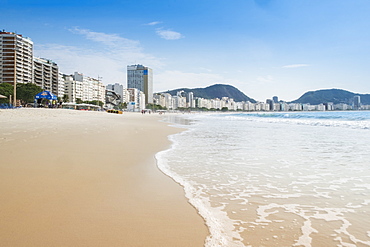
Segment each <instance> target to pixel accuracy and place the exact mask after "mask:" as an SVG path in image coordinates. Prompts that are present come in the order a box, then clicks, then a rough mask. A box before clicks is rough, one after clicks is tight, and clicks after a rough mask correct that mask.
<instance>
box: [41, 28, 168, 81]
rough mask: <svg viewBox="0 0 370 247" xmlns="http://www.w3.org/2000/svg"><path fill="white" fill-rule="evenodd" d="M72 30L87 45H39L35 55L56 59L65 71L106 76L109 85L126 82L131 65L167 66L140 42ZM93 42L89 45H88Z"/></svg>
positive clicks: (105, 79) (105, 34) (93, 32)
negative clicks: (145, 49) (128, 67)
mask: <svg viewBox="0 0 370 247" xmlns="http://www.w3.org/2000/svg"><path fill="white" fill-rule="evenodd" d="M69 31H70V32H72V33H73V34H76V35H79V36H80V37H82V41H83V43H84V44H83V45H77V44H76V45H73V46H66V45H60V44H43V45H36V46H35V55H36V56H39V57H46V58H49V59H51V60H53V61H54V62H56V63H57V64H58V65H59V69H60V71H61V72H62V73H67V74H70V73H73V72H75V71H78V72H81V73H83V74H85V75H87V76H92V77H97V76H98V75H99V76H102V77H103V82H104V83H105V84H108V83H115V82H119V83H122V84H125V83H126V68H127V65H129V64H134V63H141V64H145V65H147V66H149V67H155V68H160V67H162V66H163V63H162V60H161V59H159V58H157V57H154V56H152V55H151V54H149V53H145V52H144V49H143V47H142V46H141V44H140V42H139V41H136V40H131V39H127V38H124V37H121V36H120V35H118V34H108V33H101V32H95V31H91V30H88V29H80V28H73V29H70V30H69ZM78 38H79V37H76V40H78ZM89 41H91V42H90V43H89V45H85V44H86V43H87V42H89ZM76 43H77V42H76Z"/></svg>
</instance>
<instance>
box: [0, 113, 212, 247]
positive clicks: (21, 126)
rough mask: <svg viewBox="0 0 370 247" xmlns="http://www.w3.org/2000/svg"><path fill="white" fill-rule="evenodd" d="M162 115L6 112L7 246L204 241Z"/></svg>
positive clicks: (1, 152) (0, 133)
mask: <svg viewBox="0 0 370 247" xmlns="http://www.w3.org/2000/svg"><path fill="white" fill-rule="evenodd" d="M159 120H160V116H159V115H154V114H151V115H141V114H135V113H131V114H123V115H116V114H108V113H102V112H81V111H73V110H59V109H16V110H0V245H1V246H203V245H204V241H205V238H206V236H207V234H208V230H207V228H206V226H205V224H204V221H203V219H202V218H201V217H200V216H199V215H198V214H197V211H196V210H195V209H194V208H193V207H192V206H191V205H190V204H189V203H188V202H187V200H186V198H185V196H184V192H183V189H182V187H180V186H179V185H178V184H176V183H175V182H174V181H173V180H172V179H170V178H169V177H167V176H165V175H164V174H163V173H162V172H161V171H160V170H159V169H158V168H157V166H156V160H155V158H154V155H155V153H156V152H158V151H161V150H164V149H166V148H168V147H169V145H170V142H169V141H168V139H167V136H168V135H169V134H173V133H176V132H177V131H179V130H178V129H175V128H172V127H168V126H167V124H165V123H163V122H159Z"/></svg>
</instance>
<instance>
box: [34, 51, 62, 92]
mask: <svg viewBox="0 0 370 247" xmlns="http://www.w3.org/2000/svg"><path fill="white" fill-rule="evenodd" d="M33 82H34V83H35V84H36V85H37V86H39V87H41V88H42V89H44V90H48V91H50V92H52V93H53V94H55V95H57V96H59V97H60V95H59V90H58V84H59V69H58V65H57V64H56V63H54V62H53V61H51V60H48V59H45V58H36V57H35V58H34V61H33Z"/></svg>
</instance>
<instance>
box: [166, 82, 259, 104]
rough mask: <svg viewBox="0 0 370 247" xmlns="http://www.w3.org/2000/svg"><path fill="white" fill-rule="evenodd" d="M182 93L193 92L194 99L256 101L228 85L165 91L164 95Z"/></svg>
mask: <svg viewBox="0 0 370 247" xmlns="http://www.w3.org/2000/svg"><path fill="white" fill-rule="evenodd" d="M179 91H184V92H185V93H189V92H193V94H194V97H199V98H204V99H215V98H219V99H221V98H222V97H229V98H233V99H234V100H235V101H236V102H240V101H250V102H252V103H256V101H255V100H254V99H252V98H249V97H248V96H247V95H245V94H244V93H243V92H241V91H240V90H239V89H237V88H235V87H233V86H230V85H224V84H215V85H212V86H209V87H206V88H193V89H190V88H180V89H175V90H171V91H167V92H164V93H169V94H171V95H172V96H175V95H176V94H177V92H179Z"/></svg>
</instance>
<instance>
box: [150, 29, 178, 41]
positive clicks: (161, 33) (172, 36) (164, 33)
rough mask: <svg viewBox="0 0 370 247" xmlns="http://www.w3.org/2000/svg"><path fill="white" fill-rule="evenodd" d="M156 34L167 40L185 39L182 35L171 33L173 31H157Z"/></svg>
mask: <svg viewBox="0 0 370 247" xmlns="http://www.w3.org/2000/svg"><path fill="white" fill-rule="evenodd" d="M156 33H157V34H158V35H159V36H160V37H161V38H162V39H167V40H176V39H181V38H184V36H183V35H182V34H181V33H178V32H175V31H171V30H163V29H160V28H159V29H157V31H156Z"/></svg>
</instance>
